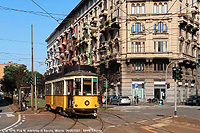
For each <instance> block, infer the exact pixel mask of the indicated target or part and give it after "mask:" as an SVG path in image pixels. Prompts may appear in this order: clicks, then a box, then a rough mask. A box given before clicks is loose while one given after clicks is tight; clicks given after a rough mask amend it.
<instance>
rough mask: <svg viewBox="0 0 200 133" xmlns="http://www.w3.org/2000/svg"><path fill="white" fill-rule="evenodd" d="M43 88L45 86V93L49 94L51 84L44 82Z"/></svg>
mask: <svg viewBox="0 0 200 133" xmlns="http://www.w3.org/2000/svg"><path fill="white" fill-rule="evenodd" d="M45 88H46V95H51V84H46V85H45Z"/></svg>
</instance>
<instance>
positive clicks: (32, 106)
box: [31, 25, 34, 110]
mask: <svg viewBox="0 0 200 133" xmlns="http://www.w3.org/2000/svg"><path fill="white" fill-rule="evenodd" d="M31 55H32V57H31V59H32V61H31V62H32V71H31V77H32V80H33V79H34V75H33V25H31ZM33 97H34V90H33V84H31V108H32V110H33V109H34V104H33V102H34V99H33Z"/></svg>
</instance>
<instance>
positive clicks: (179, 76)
mask: <svg viewBox="0 0 200 133" xmlns="http://www.w3.org/2000/svg"><path fill="white" fill-rule="evenodd" d="M182 74H183V72H182V68H181V67H180V68H179V69H178V80H180V79H182V78H183V76H182Z"/></svg>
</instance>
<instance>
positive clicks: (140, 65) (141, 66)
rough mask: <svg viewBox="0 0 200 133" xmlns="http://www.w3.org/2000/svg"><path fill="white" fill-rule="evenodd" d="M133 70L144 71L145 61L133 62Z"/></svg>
mask: <svg viewBox="0 0 200 133" xmlns="http://www.w3.org/2000/svg"><path fill="white" fill-rule="evenodd" d="M132 71H140V72H141V71H144V62H142V61H141V62H133V63H132Z"/></svg>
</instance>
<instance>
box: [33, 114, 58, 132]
mask: <svg viewBox="0 0 200 133" xmlns="http://www.w3.org/2000/svg"><path fill="white" fill-rule="evenodd" d="M54 114H55V115H54V118H53V119H52V120H50V121H49V122H48V123H47V124H45V125H43V126H42V127H40V128H38V129H36V130H40V129H42V128H44V127H46V126H48V125H50V124H51V123H52V122H54V121H55V119H56V118H57V113H54Z"/></svg>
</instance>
